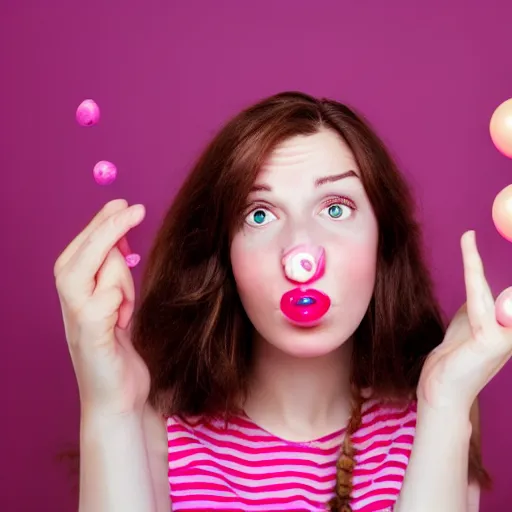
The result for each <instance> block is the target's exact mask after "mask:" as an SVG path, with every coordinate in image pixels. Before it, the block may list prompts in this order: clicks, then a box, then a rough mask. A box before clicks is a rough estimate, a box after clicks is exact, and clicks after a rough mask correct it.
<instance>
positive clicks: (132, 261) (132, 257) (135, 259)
mask: <svg viewBox="0 0 512 512" xmlns="http://www.w3.org/2000/svg"><path fill="white" fill-rule="evenodd" d="M124 259H125V261H126V264H127V265H128V266H129V267H130V268H133V267H136V266H137V265H138V264H139V263H140V254H136V253H132V254H128V256H126V257H125V258H124Z"/></svg>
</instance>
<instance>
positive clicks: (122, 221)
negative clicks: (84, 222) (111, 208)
mask: <svg viewBox="0 0 512 512" xmlns="http://www.w3.org/2000/svg"><path fill="white" fill-rule="evenodd" d="M144 215H145V209H144V207H143V206H142V205H133V206H130V207H128V208H126V209H124V210H122V211H119V212H116V213H114V215H111V216H110V217H109V218H108V219H106V220H104V221H103V222H102V223H101V225H100V226H98V227H97V228H96V230H94V231H93V232H92V233H91V234H90V235H89V237H87V239H86V240H85V241H84V242H83V244H82V246H81V247H80V248H79V249H78V250H77V252H76V253H75V255H74V256H73V258H72V260H71V261H70V264H69V266H70V267H71V268H70V271H73V270H74V271H75V282H74V285H75V287H76V289H77V290H84V291H86V290H88V289H90V288H91V286H93V285H94V277H95V276H96V274H97V273H98V271H99V270H100V268H101V266H102V265H103V262H104V261H105V259H106V257H107V256H108V254H109V252H110V251H111V250H112V248H114V246H116V245H117V244H118V243H119V240H121V238H122V237H123V236H125V235H126V234H127V233H128V231H130V229H132V228H134V227H135V226H137V225H138V224H140V223H141V222H142V220H143V219H144ZM91 291H92V290H91Z"/></svg>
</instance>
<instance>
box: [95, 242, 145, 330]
mask: <svg viewBox="0 0 512 512" xmlns="http://www.w3.org/2000/svg"><path fill="white" fill-rule="evenodd" d="M96 283H97V284H96V288H95V290H94V295H96V293H102V292H103V291H104V290H109V289H112V288H114V287H118V288H119V289H120V290H121V292H122V295H123V300H122V302H121V304H119V311H118V318H117V326H118V327H120V328H121V329H126V328H127V326H128V324H129V323H130V320H131V317H132V314H133V310H134V305H135V285H134V283H133V278H132V275H131V272H130V269H129V268H128V266H127V264H126V262H125V259H124V257H123V255H122V254H121V252H120V251H119V249H117V248H114V249H112V250H111V251H110V252H109V254H108V255H107V257H106V259H105V262H104V264H103V265H102V267H101V269H100V271H99V272H98V274H97V276H96Z"/></svg>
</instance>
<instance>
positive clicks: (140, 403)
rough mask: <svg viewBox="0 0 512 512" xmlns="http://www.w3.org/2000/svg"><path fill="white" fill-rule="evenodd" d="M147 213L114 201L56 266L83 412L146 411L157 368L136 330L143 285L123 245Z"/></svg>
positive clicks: (129, 412) (105, 414)
mask: <svg viewBox="0 0 512 512" xmlns="http://www.w3.org/2000/svg"><path fill="white" fill-rule="evenodd" d="M144 216H145V210H144V207H143V206H142V205H133V206H128V204H127V202H126V201H124V200H115V201H111V202H109V203H107V204H106V205H105V206H104V207H103V208H102V210H101V211H100V212H99V213H98V214H97V215H96V216H95V217H94V219H93V220H92V221H91V222H90V223H89V225H88V226H87V227H86V228H85V229H84V230H83V231H82V232H81V233H80V234H79V235H78V236H77V237H76V238H75V239H74V240H73V241H72V242H71V243H70V244H69V245H68V247H67V248H66V249H65V250H64V252H63V253H62V254H61V255H60V256H59V258H58V259H57V261H56V263H55V268H54V274H55V280H56V285H57V291H58V294H59V299H60V303H61V308H62V315H63V319H64V328H65V333H66V338H67V341H68V347H69V352H70V354H71V359H72V362H73V367H74V370H75V374H76V378H77V381H78V388H79V393H80V402H81V408H82V414H84V413H87V412H89V411H93V412H96V413H99V414H100V415H102V416H119V415H125V414H131V413H134V412H142V410H143V407H144V404H145V403H146V400H147V397H148V393H149V385H150V379H149V372H148V369H147V367H146V365H145V363H144V361H143V360H142V359H141V357H140V356H139V354H138V353H137V352H136V350H135V349H134V348H133V345H132V343H131V339H130V331H129V326H130V320H131V318H132V314H133V310H134V301H135V288H134V284H133V279H132V276H131V272H130V269H129V268H128V266H127V264H126V261H125V259H124V256H123V254H122V253H121V250H120V247H122V245H123V244H125V245H126V244H127V242H126V239H125V235H126V234H127V233H128V231H129V230H130V229H132V228H133V227H135V226H137V225H138V224H140V223H141V222H142V220H143V219H144Z"/></svg>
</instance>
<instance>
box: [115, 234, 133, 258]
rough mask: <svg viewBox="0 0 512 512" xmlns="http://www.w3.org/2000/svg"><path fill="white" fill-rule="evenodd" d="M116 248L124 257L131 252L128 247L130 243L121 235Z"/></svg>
mask: <svg viewBox="0 0 512 512" xmlns="http://www.w3.org/2000/svg"><path fill="white" fill-rule="evenodd" d="M117 247H118V249H119V250H120V251H121V254H122V255H123V256H124V257H125V258H126V256H128V255H129V254H131V253H132V250H131V248H130V244H129V243H128V239H127V238H126V237H125V236H123V238H121V240H119V243H118V244H117Z"/></svg>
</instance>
